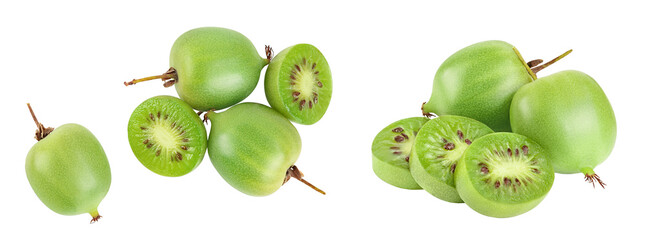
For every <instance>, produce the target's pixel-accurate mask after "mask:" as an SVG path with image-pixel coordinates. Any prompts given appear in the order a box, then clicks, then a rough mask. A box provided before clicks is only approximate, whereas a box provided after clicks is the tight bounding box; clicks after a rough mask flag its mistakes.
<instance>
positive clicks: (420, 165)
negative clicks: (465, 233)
mask: <svg viewBox="0 0 645 240" xmlns="http://www.w3.org/2000/svg"><path fill="white" fill-rule="evenodd" d="M492 132H493V130H491V129H490V128H489V127H487V126H486V125H485V124H483V123H481V122H479V121H477V120H474V119H471V118H467V117H460V116H450V115H445V116H440V117H438V118H434V119H432V120H430V121H429V122H428V123H427V124H425V125H424V126H423V127H422V128H421V130H420V131H419V135H417V140H416V141H415V144H414V150H413V151H412V157H411V161H410V170H411V172H412V176H413V177H414V179H416V180H417V183H419V185H420V186H421V187H423V189H425V190H426V191H428V192H429V193H431V194H432V195H434V196H435V197H437V198H439V199H442V200H444V201H448V202H462V201H461V199H460V197H459V194H458V193H457V191H456V189H455V182H454V172H455V168H456V166H457V162H458V161H459V160H460V159H461V157H462V155H463V153H464V151H465V150H466V149H467V148H468V147H469V145H470V144H471V143H472V142H473V141H475V139H477V138H479V137H482V136H484V135H486V134H489V133H492Z"/></svg>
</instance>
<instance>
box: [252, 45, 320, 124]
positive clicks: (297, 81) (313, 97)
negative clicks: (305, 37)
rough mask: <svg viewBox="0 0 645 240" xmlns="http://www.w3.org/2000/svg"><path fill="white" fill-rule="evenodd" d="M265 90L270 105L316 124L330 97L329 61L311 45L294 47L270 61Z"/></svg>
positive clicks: (279, 110) (291, 118)
mask: <svg viewBox="0 0 645 240" xmlns="http://www.w3.org/2000/svg"><path fill="white" fill-rule="evenodd" d="M264 91H265V94H266V97H267V100H268V101H269V104H270V105H271V107H272V108H273V109H275V110H277V111H278V112H280V113H281V114H282V115H284V116H285V117H287V118H288V119H289V120H291V121H293V122H296V123H300V124H305V125H310V124H314V123H316V122H318V120H320V119H321V118H322V117H323V115H324V114H325V112H326V111H327V107H328V106H329V102H330V100H331V93H332V80H331V70H330V68H329V64H328V63H327V60H326V59H325V57H324V56H323V54H322V53H321V52H320V50H318V49H317V48H316V47H314V46H312V45H310V44H297V45H294V46H291V47H289V48H287V49H284V50H282V51H281V52H280V53H278V55H276V56H275V58H273V60H271V62H270V63H269V67H268V68H267V72H266V74H265V78H264Z"/></svg>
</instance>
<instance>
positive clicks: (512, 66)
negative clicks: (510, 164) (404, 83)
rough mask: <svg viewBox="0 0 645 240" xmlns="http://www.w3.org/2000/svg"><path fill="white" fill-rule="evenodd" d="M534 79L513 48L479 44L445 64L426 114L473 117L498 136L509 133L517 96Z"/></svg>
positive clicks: (488, 43) (425, 109)
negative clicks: (512, 106)
mask: <svg viewBox="0 0 645 240" xmlns="http://www.w3.org/2000/svg"><path fill="white" fill-rule="evenodd" d="M533 79H534V75H532V72H529V68H528V66H527V65H526V63H525V62H524V60H523V59H522V57H521V56H519V55H518V54H517V53H516V52H515V50H514V47H513V46H512V45H511V44H508V43H506V42H503V41H485V42H480V43H476V44H473V45H470V46H468V47H465V48H463V49H461V50H459V51H457V52H456V53H454V54H453V55H451V56H450V57H448V59H446V60H445V61H444V62H443V63H442V64H441V66H440V67H439V70H437V73H436V75H435V77H434V82H433V86H432V95H431V97H430V100H428V102H427V103H426V104H425V105H424V106H423V112H424V113H435V114H437V115H439V116H441V115H459V116H464V117H470V118H473V119H475V120H478V121H480V122H483V123H484V124H486V125H487V126H489V127H490V128H491V129H493V130H494V131H496V132H500V131H504V132H509V131H511V126H510V122H509V110H508V109H509V107H510V105H511V100H512V99H513V94H515V91H517V90H518V89H519V88H520V87H522V86H523V85H525V84H527V83H530V82H531V81H532V80H533Z"/></svg>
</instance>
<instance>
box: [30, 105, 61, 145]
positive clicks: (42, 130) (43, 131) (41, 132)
mask: <svg viewBox="0 0 645 240" xmlns="http://www.w3.org/2000/svg"><path fill="white" fill-rule="evenodd" d="M27 107H28V108H29V112H30V113H31V118H33V119H34V122H35V123H36V127H37V128H38V129H36V137H35V138H36V140H38V141H40V140H42V139H43V138H45V137H47V135H49V134H50V133H51V132H53V131H54V128H52V127H47V128H46V127H45V126H43V124H42V123H40V122H38V118H36V114H35V113H34V110H33V109H32V108H31V104H29V103H27Z"/></svg>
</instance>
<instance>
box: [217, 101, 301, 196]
mask: <svg viewBox="0 0 645 240" xmlns="http://www.w3.org/2000/svg"><path fill="white" fill-rule="evenodd" d="M208 118H209V119H210V123H211V132H210V136H209V139H208V155H209V156H210V159H211V162H212V163H213V166H214V167H215V169H217V172H219V174H220V175H221V176H222V178H224V180H226V182H228V183H229V184H230V185H231V186H233V187H234V188H236V189H237V190H239V191H241V192H243V193H245V194H248V195H252V196H266V195H269V194H271V193H273V192H275V191H277V190H278V189H279V188H280V186H282V184H283V182H284V179H285V175H286V173H287V169H289V167H291V166H292V165H293V164H294V163H295V162H296V160H297V159H298V156H299V155H300V149H301V141H300V134H298V131H297V130H296V128H295V127H294V126H293V124H292V123H291V122H290V121H289V120H288V119H287V118H285V117H284V116H282V114H280V113H279V112H277V111H275V110H273V109H271V108H269V107H267V106H264V105H262V104H258V103H241V104H238V105H235V106H233V107H231V108H229V109H228V110H226V111H224V112H221V113H213V112H211V113H209V114H208Z"/></svg>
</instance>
